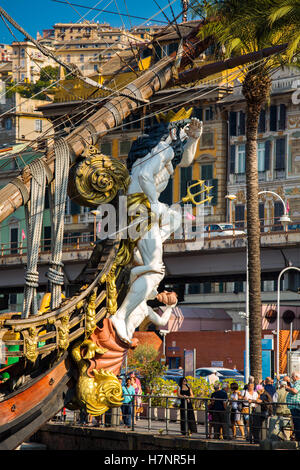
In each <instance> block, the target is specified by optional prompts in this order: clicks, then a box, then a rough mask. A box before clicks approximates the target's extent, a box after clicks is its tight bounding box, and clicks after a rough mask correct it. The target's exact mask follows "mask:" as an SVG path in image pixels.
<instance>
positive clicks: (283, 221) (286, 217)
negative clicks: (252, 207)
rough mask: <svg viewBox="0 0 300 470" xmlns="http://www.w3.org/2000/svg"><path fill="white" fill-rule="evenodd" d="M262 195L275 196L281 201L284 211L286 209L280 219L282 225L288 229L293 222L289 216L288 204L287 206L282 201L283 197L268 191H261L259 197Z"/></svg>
mask: <svg viewBox="0 0 300 470" xmlns="http://www.w3.org/2000/svg"><path fill="white" fill-rule="evenodd" d="M260 194H272V195H273V196H276V197H277V198H278V199H280V201H281V202H282V204H283V209H284V212H283V215H282V216H281V217H280V219H279V221H280V223H281V224H282V225H283V226H284V227H286V226H287V225H288V224H290V223H291V222H292V221H291V219H290V217H289V215H288V211H287V208H286V204H285V202H284V200H283V199H282V197H281V196H279V194H277V193H275V192H274V191H267V190H264V191H259V193H258V195H260Z"/></svg>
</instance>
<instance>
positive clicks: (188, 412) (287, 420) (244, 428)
mask: <svg viewBox="0 0 300 470" xmlns="http://www.w3.org/2000/svg"><path fill="white" fill-rule="evenodd" d="M138 397H140V398H141V399H142V405H141V407H137V398H138ZM161 400H163V403H164V406H162V405H158V404H157V402H158V401H161ZM175 400H176V397H174V396H164V397H161V398H158V397H157V396H156V395H155V396H154V395H135V399H133V401H132V402H131V403H129V404H127V406H125V407H124V405H123V406H122V407H120V408H112V409H110V410H109V411H107V412H106V413H105V414H104V415H102V416H100V417H99V418H93V417H91V416H89V415H86V414H84V413H83V412H79V411H75V412H68V413H69V414H68V417H67V419H66V418H65V419H64V418H63V417H62V416H60V415H57V416H56V417H55V421H56V422H60V423H62V424H64V423H66V424H69V425H74V426H78V425H79V426H94V427H103V428H106V427H109V428H117V429H120V428H124V427H126V428H127V429H128V430H129V429H130V430H131V431H136V432H150V433H158V434H160V435H163V434H164V435H169V436H172V435H178V434H181V435H184V436H187V437H190V438H193V439H223V440H240V441H241V442H248V443H250V444H258V443H259V442H260V441H262V440H264V439H267V438H269V439H277V440H292V439H293V424H292V417H291V415H280V414H276V407H277V406H278V405H286V403H267V404H263V405H261V404H259V403H257V404H256V405H254V404H253V403H252V404H250V405H249V406H248V407H246V406H245V405H246V403H245V401H236V400H227V401H225V400H223V399H214V403H215V405H214V408H213V409H212V407H211V403H212V399H211V398H199V397H194V398H190V397H189V398H187V399H184V400H181V405H180V407H174V403H175ZM189 403H191V404H189ZM218 404H219V406H218ZM218 408H220V409H218ZM129 417H130V419H129V420H128V419H127V418H129ZM128 423H129V424H128Z"/></svg>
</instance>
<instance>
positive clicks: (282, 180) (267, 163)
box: [222, 69, 300, 230]
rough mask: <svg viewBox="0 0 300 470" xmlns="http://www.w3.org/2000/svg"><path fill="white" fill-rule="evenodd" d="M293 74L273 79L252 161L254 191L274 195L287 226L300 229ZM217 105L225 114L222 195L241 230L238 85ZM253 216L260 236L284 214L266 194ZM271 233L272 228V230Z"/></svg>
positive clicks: (298, 120) (299, 115)
mask: <svg viewBox="0 0 300 470" xmlns="http://www.w3.org/2000/svg"><path fill="white" fill-rule="evenodd" d="M298 75H299V73H298V72H297V70H296V69H295V70H293V69H290V70H288V69H285V70H283V71H278V72H277V73H276V74H274V76H273V79H272V90H271V96H270V102H269V103H268V104H266V105H265V106H264V108H263V109H262V111H261V114H260V121H259V129H258V142H257V158H258V178H259V185H260V191H272V192H275V193H277V194H278V195H279V196H281V198H282V199H283V200H284V201H285V203H286V204H287V208H288V209H289V216H290V218H291V219H292V221H293V222H292V223H294V224H297V223H300V188H299V182H300V132H299V126H300V111H299V104H298V98H297V97H298V91H297V90H298V83H300V82H299V78H298ZM236 85H237V86H236V87H235V88H234V93H233V94H232V95H230V96H227V97H225V98H224V99H223V100H222V104H223V105H224V108H225V109H226V110H227V112H228V120H229V135H230V141H229V152H228V174H227V181H228V185H227V191H228V194H232V195H235V196H236V199H235V200H234V201H233V202H232V205H231V206H232V219H233V221H235V223H236V225H237V226H240V227H243V226H244V221H245V220H246V186H245V181H246V176H245V144H246V137H245V101H244V98H243V95H242V92H241V85H240V84H236ZM259 213H260V219H261V227H262V230H268V226H270V225H273V224H274V223H276V222H278V221H279V218H280V216H281V215H283V213H284V205H283V203H282V202H281V200H280V199H279V198H278V197H276V196H274V195H273V194H271V193H262V194H261V196H260V204H259ZM272 229H273V230H274V229H275V228H274V227H273V228H272Z"/></svg>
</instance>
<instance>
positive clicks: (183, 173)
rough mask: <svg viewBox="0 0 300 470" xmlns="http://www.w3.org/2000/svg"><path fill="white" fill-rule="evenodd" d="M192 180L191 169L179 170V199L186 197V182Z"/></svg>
mask: <svg viewBox="0 0 300 470" xmlns="http://www.w3.org/2000/svg"><path fill="white" fill-rule="evenodd" d="M191 179H192V167H190V166H188V167H187V168H180V198H183V197H184V196H185V195H186V191H187V186H188V182H189V181H191Z"/></svg>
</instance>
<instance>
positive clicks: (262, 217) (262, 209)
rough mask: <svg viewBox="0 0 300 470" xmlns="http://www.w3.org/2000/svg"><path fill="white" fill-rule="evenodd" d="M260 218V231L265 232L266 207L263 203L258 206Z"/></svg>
mask: <svg viewBox="0 0 300 470" xmlns="http://www.w3.org/2000/svg"><path fill="white" fill-rule="evenodd" d="M258 214H259V215H258V216H259V220H260V231H261V232H263V231H264V224H265V205H264V203H263V202H260V203H259V204H258Z"/></svg>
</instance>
